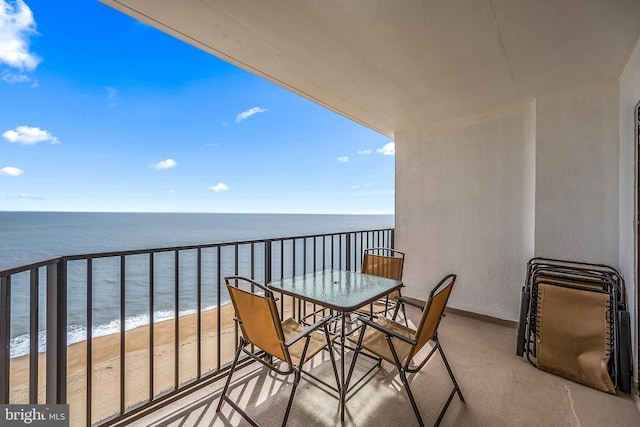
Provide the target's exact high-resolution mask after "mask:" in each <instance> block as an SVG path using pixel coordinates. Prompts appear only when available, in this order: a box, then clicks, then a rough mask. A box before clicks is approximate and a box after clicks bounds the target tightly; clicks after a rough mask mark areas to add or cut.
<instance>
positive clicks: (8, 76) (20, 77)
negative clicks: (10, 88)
mask: <svg viewBox="0 0 640 427" xmlns="http://www.w3.org/2000/svg"><path fill="white" fill-rule="evenodd" d="M2 80H4V81H5V82H7V83H11V84H15V83H31V87H37V86H38V80H36V79H32V78H31V77H29V76H28V75H26V74H25V73H13V72H11V71H9V70H4V71H3V72H2Z"/></svg>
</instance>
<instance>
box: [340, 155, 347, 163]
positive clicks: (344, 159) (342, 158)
mask: <svg viewBox="0 0 640 427" xmlns="http://www.w3.org/2000/svg"><path fill="white" fill-rule="evenodd" d="M338 161H339V162H340V163H347V162H348V161H349V157H347V156H342V157H338Z"/></svg>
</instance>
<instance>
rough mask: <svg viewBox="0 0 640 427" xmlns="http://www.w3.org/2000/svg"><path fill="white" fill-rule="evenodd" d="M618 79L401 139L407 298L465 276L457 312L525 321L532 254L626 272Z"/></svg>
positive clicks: (401, 236)
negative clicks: (523, 295) (524, 293)
mask: <svg viewBox="0 0 640 427" xmlns="http://www.w3.org/2000/svg"><path fill="white" fill-rule="evenodd" d="M618 100H619V96H618V82H617V81H616V82H608V83H603V84H599V85H595V86H590V87H587V88H582V89H580V90H575V91H571V92H565V93H561V94H556V95H553V96H548V97H544V98H539V99H537V100H535V101H534V102H532V103H530V104H527V105H524V106H521V107H518V108H513V109H510V110H504V111H501V112H496V113H491V114H487V115H484V116H479V117H474V118H469V119H465V120H460V121H457V122H454V123H451V124H449V125H446V126H442V127H439V128H432V129H428V130H424V131H421V132H412V133H402V132H399V133H398V134H397V135H396V156H397V159H396V162H397V164H396V228H397V241H396V244H397V246H398V248H400V249H401V250H404V251H406V252H407V266H406V269H405V274H404V279H405V283H406V285H407V290H406V294H407V295H410V296H414V297H417V298H424V297H425V296H426V291H427V289H428V288H429V287H430V286H432V284H433V283H435V282H436V281H437V279H438V278H439V277H440V276H442V275H444V274H446V273H448V272H456V273H457V274H458V275H459V283H458V289H457V290H456V292H455V293H454V295H453V296H452V300H451V305H452V306H453V307H456V308H459V309H463V310H469V311H473V312H476V313H481V314H486V315H489V316H493V317H497V318H501V319H508V320H517V318H518V313H519V295H520V288H521V286H522V284H523V281H524V274H525V267H526V262H527V261H528V260H529V259H530V258H531V257H532V256H533V255H535V256H544V257H551V258H562V259H571V260H583V261H587V262H595V263H607V264H610V265H612V266H614V267H616V268H618V267H619V256H618V255H619V254H618V252H619V246H620V245H619V234H620V227H619V224H620V222H619V180H620V178H621V177H620V167H619V160H620V159H619V148H618V139H619V138H618V133H619V123H618V117H619V114H618V110H619V104H618Z"/></svg>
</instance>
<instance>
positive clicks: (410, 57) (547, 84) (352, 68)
mask: <svg viewBox="0 0 640 427" xmlns="http://www.w3.org/2000/svg"><path fill="white" fill-rule="evenodd" d="M101 1H103V2H104V3H106V4H108V5H110V6H112V7H114V8H116V9H119V10H121V11H122V12H124V13H126V14H128V15H131V16H132V17H134V18H136V19H139V20H141V21H143V22H145V23H147V24H149V25H152V26H154V27H156V28H158V29H160V30H162V31H164V32H167V33H169V34H172V35H174V36H176V37H178V38H179V39H182V40H184V41H185V42H187V43H190V44H192V45H194V46H197V47H199V48H201V49H203V50H205V51H207V52H210V53H211V54H213V55H215V56H218V57H220V58H222V59H224V60H226V61H229V62H231V63H233V64H235V65H237V66H239V67H241V68H243V69H245V70H247V71H250V72H252V73H255V74H257V75H260V76H262V77H264V78H266V79H268V80H270V81H272V82H274V83H275V84H277V85H280V86H282V87H284V88H287V89H289V90H291V91H293V92H295V93H298V94H300V95H302V96H304V97H305V98H308V99H310V100H312V101H314V102H317V103H318V104H321V105H323V106H325V107H327V108H329V109H331V110H333V111H335V112H337V113H339V114H342V115H344V116H346V117H349V118H351V119H353V120H355V121H357V122H359V123H361V124H363V125H365V126H368V127H370V128H372V129H374V130H377V131H379V132H381V133H383V134H385V135H388V136H389V137H393V135H394V133H395V132H397V131H411V130H416V129H423V128H425V127H428V126H430V125H432V124H435V123H441V122H447V121H451V120H454V119H457V118H461V117H467V116H472V115H476V114H480V113H484V112H489V111H495V110H500V109H503V108H507V107H510V106H514V105H518V104H521V103H522V102H525V101H527V100H531V99H533V98H535V97H538V96H542V95H546V94H551V93H555V92H560V91H564V90H567V89H571V88H576V87H580V86H585V85H590V84H593V83H596V82H599V81H607V80H615V79H617V78H618V77H620V74H621V72H622V70H623V68H624V66H625V64H626V62H627V60H628V58H629V55H630V54H631V51H632V50H633V48H634V46H635V44H636V42H637V41H638V38H639V37H640V1H638V0H536V1H531V0H402V1H390V0H270V1H253V0H101ZM176 60H179V58H176Z"/></svg>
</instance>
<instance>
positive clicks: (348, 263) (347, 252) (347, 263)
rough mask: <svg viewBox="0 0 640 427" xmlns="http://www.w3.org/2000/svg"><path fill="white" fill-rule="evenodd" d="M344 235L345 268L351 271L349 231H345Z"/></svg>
mask: <svg viewBox="0 0 640 427" xmlns="http://www.w3.org/2000/svg"><path fill="white" fill-rule="evenodd" d="M344 237H345V242H344V251H345V270H347V271H351V233H345V235H344Z"/></svg>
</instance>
